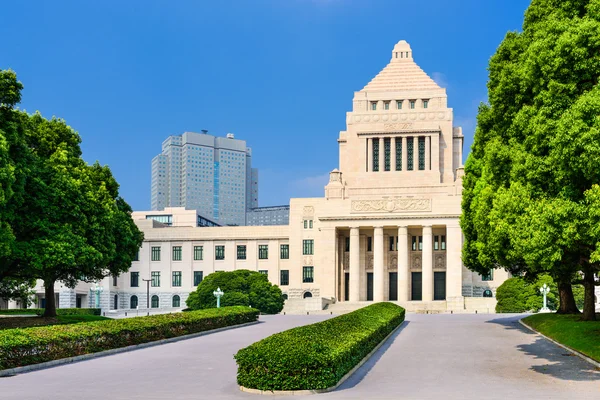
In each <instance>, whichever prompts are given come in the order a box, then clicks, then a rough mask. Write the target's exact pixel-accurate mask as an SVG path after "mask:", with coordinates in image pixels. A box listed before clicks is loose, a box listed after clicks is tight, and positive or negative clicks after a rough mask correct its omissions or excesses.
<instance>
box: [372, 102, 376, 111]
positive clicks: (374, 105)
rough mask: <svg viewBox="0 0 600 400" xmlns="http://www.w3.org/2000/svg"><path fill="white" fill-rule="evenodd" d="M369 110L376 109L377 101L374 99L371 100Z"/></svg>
mask: <svg viewBox="0 0 600 400" xmlns="http://www.w3.org/2000/svg"><path fill="white" fill-rule="evenodd" d="M371 110H373V111H375V110H377V102H376V101H372V102H371Z"/></svg>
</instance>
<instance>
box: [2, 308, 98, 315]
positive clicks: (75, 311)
mask: <svg viewBox="0 0 600 400" xmlns="http://www.w3.org/2000/svg"><path fill="white" fill-rule="evenodd" d="M11 314H12V315H15V314H16V315H27V314H35V315H42V314H44V309H43V308H14V309H12V308H11V309H9V310H0V315H11ZM56 315H100V309H99V308H57V309H56Z"/></svg>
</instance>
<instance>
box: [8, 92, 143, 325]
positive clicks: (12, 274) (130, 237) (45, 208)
mask: <svg viewBox="0 0 600 400" xmlns="http://www.w3.org/2000/svg"><path fill="white" fill-rule="evenodd" d="M3 86H4V85H2V87H3ZM7 86H8V87H14V85H12V86H11V85H7ZM6 97H9V98H14V96H12V97H11V96H8V95H7V96H6ZM0 98H3V95H0ZM7 114H8V115H7V116H6V118H7V119H6V121H0V126H2V125H6V124H9V123H10V122H11V121H12V122H13V125H14V126H16V128H15V129H13V131H14V133H15V134H14V135H13V137H12V139H11V140H8V141H7V142H8V145H9V147H12V146H13V145H14V147H15V149H19V150H20V151H15V152H14V154H15V157H13V159H12V163H13V165H14V170H15V172H16V173H17V174H18V176H19V177H20V179H19V180H18V181H19V182H22V187H23V189H24V190H23V192H22V194H21V196H20V198H18V199H16V200H17V201H14V202H12V201H11V207H12V208H11V209H10V211H11V212H9V213H6V214H5V215H4V216H5V221H6V222H7V225H8V226H10V230H11V233H12V235H13V237H14V240H13V242H12V244H11V248H10V251H9V252H7V253H5V254H4V255H3V256H2V255H0V265H1V267H0V270H1V271H2V274H3V275H2V279H3V280H4V279H8V278H11V279H23V280H27V279H42V280H43V281H44V287H45V296H46V310H45V314H44V315H45V316H54V315H56V304H55V301H54V284H55V282H57V281H60V282H63V283H64V284H65V285H66V286H67V287H74V286H75V285H76V283H77V282H78V281H80V280H83V281H87V282H92V281H96V280H99V279H102V278H103V277H105V276H107V275H116V274H119V273H122V272H125V271H127V269H128V268H129V267H130V265H131V261H132V260H133V258H134V257H135V255H136V253H137V251H138V249H139V247H140V246H141V243H142V241H143V236H142V233H141V232H140V231H139V230H138V229H137V227H136V226H135V224H134V223H133V221H132V219H131V216H130V213H131V208H130V207H129V205H127V203H126V202H125V201H124V200H123V199H122V198H121V197H119V194H118V188H119V186H118V184H117V182H116V180H115V179H114V177H113V176H112V174H111V172H110V169H109V168H108V167H103V166H100V165H99V164H97V163H96V164H94V165H91V166H90V165H88V164H87V163H85V161H84V160H83V159H82V158H81V149H80V142H81V139H80V137H79V135H78V134H77V133H76V132H75V131H74V130H73V129H71V127H69V126H68V125H67V124H66V123H65V121H63V120H61V119H58V118H52V119H51V120H47V119H45V118H43V117H42V116H41V115H40V114H39V113H36V114H34V115H27V114H26V113H23V112H20V111H17V110H12V109H10V110H8V111H7ZM3 118H4V117H3ZM7 121H8V122H7ZM12 150H13V149H12V148H11V149H9V153H10V152H11V151H12ZM16 180H17V179H16ZM13 198H14V195H13Z"/></svg>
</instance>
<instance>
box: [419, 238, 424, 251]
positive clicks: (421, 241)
mask: <svg viewBox="0 0 600 400" xmlns="http://www.w3.org/2000/svg"><path fill="white" fill-rule="evenodd" d="M419 251H423V236H419Z"/></svg>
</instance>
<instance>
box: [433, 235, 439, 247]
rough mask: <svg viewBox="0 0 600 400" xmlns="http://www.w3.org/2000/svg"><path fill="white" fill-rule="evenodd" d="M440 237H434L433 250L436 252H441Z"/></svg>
mask: <svg viewBox="0 0 600 400" xmlns="http://www.w3.org/2000/svg"><path fill="white" fill-rule="evenodd" d="M439 240H440V237H439V236H434V237H433V249H434V250H439V249H440V243H439Z"/></svg>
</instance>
